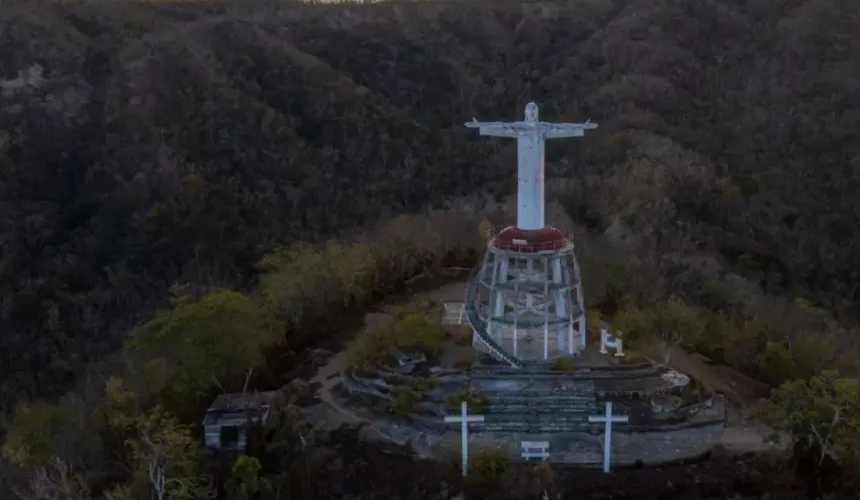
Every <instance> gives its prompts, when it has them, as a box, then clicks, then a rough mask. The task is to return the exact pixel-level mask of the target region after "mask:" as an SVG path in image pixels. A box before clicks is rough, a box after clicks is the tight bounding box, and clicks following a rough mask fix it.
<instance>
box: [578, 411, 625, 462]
mask: <svg viewBox="0 0 860 500" xmlns="http://www.w3.org/2000/svg"><path fill="white" fill-rule="evenodd" d="M628 420H629V419H628V418H627V417H626V416H623V415H622V416H613V415H612V401H607V402H606V414H605V415H604V416H602V417H588V421H589V422H591V423H592V424H605V425H604V435H603V472H609V458H610V456H611V451H612V422H618V423H627V421H628Z"/></svg>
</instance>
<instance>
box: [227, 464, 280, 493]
mask: <svg viewBox="0 0 860 500" xmlns="http://www.w3.org/2000/svg"><path fill="white" fill-rule="evenodd" d="M260 469H262V466H261V465H260V461H259V460H257V459H256V458H254V457H249V456H247V455H240V456H239V458H237V459H236V463H234V464H233V473H232V475H231V476H230V479H228V480H227V483H226V484H225V485H224V489H225V490H226V492H227V500H255V499H257V498H260V499H261V500H265V499H266V498H270V497H271V496H272V494H273V493H274V487H273V486H272V483H271V481H269V480H268V479H266V478H264V477H260Z"/></svg>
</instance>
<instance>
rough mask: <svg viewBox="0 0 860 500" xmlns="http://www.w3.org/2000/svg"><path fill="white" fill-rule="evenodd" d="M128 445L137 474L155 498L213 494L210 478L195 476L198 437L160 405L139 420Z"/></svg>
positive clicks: (161, 499) (178, 497)
mask: <svg viewBox="0 0 860 500" xmlns="http://www.w3.org/2000/svg"><path fill="white" fill-rule="evenodd" d="M128 446H129V448H130V449H131V456H132V460H133V463H134V468H135V472H136V474H137V477H138V478H139V479H142V480H143V481H145V482H146V483H147V484H148V486H149V489H150V490H151V492H152V494H153V496H154V497H155V498H156V499H157V500H178V499H183V500H186V499H187V500H192V499H206V498H214V494H213V493H214V492H213V490H212V487H211V485H210V484H209V482H208V481H207V480H205V479H203V478H201V477H199V476H197V467H198V466H197V460H196V458H197V457H196V455H197V451H198V448H199V447H198V445H197V441H196V440H195V439H194V437H193V436H192V435H191V431H190V429H188V427H186V426H183V425H181V424H180V423H179V422H178V421H177V420H176V418H175V417H174V416H173V415H170V414H169V413H167V412H166V411H165V410H164V409H163V408H162V407H160V406H156V407H155V408H153V409H152V410H151V411H150V412H149V413H147V414H146V415H144V416H143V417H142V418H141V419H140V420H139V422H138V424H137V437H136V438H135V439H132V440H130V441H129V442H128Z"/></svg>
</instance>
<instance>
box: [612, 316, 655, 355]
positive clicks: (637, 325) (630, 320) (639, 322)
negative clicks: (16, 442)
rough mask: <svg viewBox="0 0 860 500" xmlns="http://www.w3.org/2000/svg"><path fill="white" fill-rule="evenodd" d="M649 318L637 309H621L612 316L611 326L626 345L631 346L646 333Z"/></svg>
mask: <svg viewBox="0 0 860 500" xmlns="http://www.w3.org/2000/svg"><path fill="white" fill-rule="evenodd" d="M649 324H650V318H649V317H648V316H647V315H646V314H645V313H644V312H643V311H641V310H639V309H623V310H621V311H619V312H618V313H616V314H615V316H613V318H612V322H611V327H612V331H613V332H615V334H617V335H619V336H620V337H621V338H622V339H623V340H624V342H625V343H626V345H628V346H632V345H635V344H636V343H638V342H640V341H641V340H642V339H643V338H644V337H646V336H647V335H648V333H649V332H648V326H649Z"/></svg>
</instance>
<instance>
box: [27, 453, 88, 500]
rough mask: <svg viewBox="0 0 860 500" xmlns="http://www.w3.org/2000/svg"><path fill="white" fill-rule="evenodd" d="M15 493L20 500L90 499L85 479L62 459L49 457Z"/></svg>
mask: <svg viewBox="0 0 860 500" xmlns="http://www.w3.org/2000/svg"><path fill="white" fill-rule="evenodd" d="M15 494H16V495H17V496H18V497H19V498H21V500H90V499H91V498H92V496H91V494H90V487H89V485H88V484H87V482H86V480H85V479H84V478H83V477H82V476H81V475H80V474H78V473H76V472H75V471H73V470H72V467H70V466H69V465H68V464H67V463H66V462H65V461H64V460H62V459H61V458H59V457H56V456H55V457H51V459H50V460H48V462H47V463H46V464H45V465H42V466H40V467H38V468H37V469H36V470H35V471H34V472H33V475H32V476H31V477H30V480H29V482H28V484H27V487H26V488H25V489H23V490H16V491H15Z"/></svg>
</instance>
